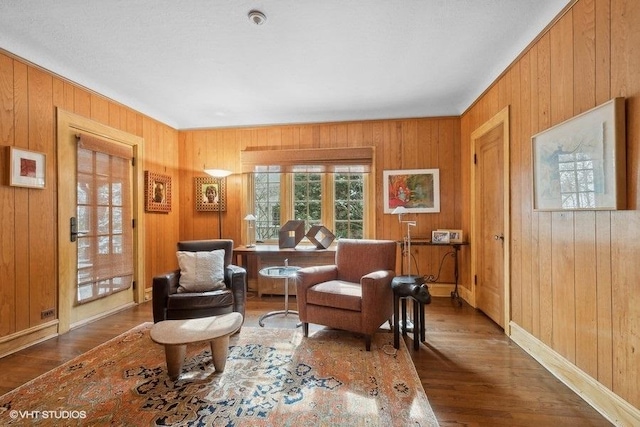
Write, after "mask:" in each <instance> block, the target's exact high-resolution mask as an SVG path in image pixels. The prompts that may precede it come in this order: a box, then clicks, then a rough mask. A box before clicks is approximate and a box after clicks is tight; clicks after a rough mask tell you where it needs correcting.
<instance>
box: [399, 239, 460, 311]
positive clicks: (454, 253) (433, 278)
mask: <svg viewBox="0 0 640 427" xmlns="http://www.w3.org/2000/svg"><path fill="white" fill-rule="evenodd" d="M399 243H400V247H401V249H402V251H403V252H404V245H405V243H404V241H401V242H399ZM411 245H413V246H439V247H443V246H445V247H446V246H449V247H450V248H451V250H450V251H448V252H447V253H445V254H444V255H443V256H442V259H441V260H440V266H439V267H438V273H437V274H428V275H426V276H424V279H425V281H426V282H429V283H436V282H437V281H438V279H439V278H440V273H441V272H442V264H444V260H445V259H447V257H448V256H450V257H452V258H453V276H454V278H455V285H454V288H453V291H451V298H453V299H455V300H456V301H457V303H458V305H460V306H462V299H461V298H460V294H459V293H458V282H459V274H460V273H459V272H460V266H459V264H458V252H460V248H462V246H468V245H469V242H461V243H434V242H432V241H431V240H428V239H411Z"/></svg>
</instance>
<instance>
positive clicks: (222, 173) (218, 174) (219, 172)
mask: <svg viewBox="0 0 640 427" xmlns="http://www.w3.org/2000/svg"><path fill="white" fill-rule="evenodd" d="M204 173H206V174H207V175H211V176H213V177H215V178H224V177H226V176H229V175H231V171H228V170H225V169H214V168H211V169H210V168H205V170H204Z"/></svg>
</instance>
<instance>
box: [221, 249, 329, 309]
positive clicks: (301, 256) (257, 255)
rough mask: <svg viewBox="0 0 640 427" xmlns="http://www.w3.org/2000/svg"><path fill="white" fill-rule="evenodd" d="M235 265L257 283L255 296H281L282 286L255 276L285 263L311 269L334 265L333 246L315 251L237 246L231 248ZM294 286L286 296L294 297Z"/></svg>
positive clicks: (274, 281) (275, 281) (272, 280)
mask: <svg viewBox="0 0 640 427" xmlns="http://www.w3.org/2000/svg"><path fill="white" fill-rule="evenodd" d="M233 256H234V258H235V264H237V265H240V266H242V267H244V268H246V269H247V275H248V276H249V280H250V281H254V283H257V291H258V296H259V297H261V296H262V295H263V294H271V295H284V289H283V287H282V284H281V283H280V282H279V281H277V280H275V279H270V278H268V277H264V276H261V275H259V274H258V272H259V271H260V270H262V269H263V268H265V267H272V266H278V265H285V260H288V264H289V265H291V266H296V267H312V266H315V265H328V264H334V263H335V258H336V250H335V247H330V248H329V249H316V247H315V246H304V245H298V246H297V247H296V248H287V249H280V248H279V247H278V245H256V246H252V247H246V246H238V247H236V248H234V249H233ZM295 294H296V291H295V286H293V287H292V289H290V290H289V295H295Z"/></svg>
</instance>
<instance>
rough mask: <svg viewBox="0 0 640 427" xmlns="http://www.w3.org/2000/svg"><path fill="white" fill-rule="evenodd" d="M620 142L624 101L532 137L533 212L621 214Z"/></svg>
mask: <svg viewBox="0 0 640 427" xmlns="http://www.w3.org/2000/svg"><path fill="white" fill-rule="evenodd" d="M625 138H626V136H625V100H624V98H613V99H612V100H610V101H608V102H605V103H604V104H601V105H599V106H597V107H595V108H592V109H591V110H589V111H586V112H584V113H582V114H579V115H577V116H575V117H573V118H571V119H569V120H566V121H564V122H562V123H560V124H558V125H556V126H553V127H551V128H549V129H547V130H545V131H543V132H540V133H538V134H536V135H534V136H533V137H532V138H531V143H532V163H533V187H532V188H533V210H534V211H562V210H617V209H624V208H625V206H626V193H627V189H626V152H625V151H626V149H625Z"/></svg>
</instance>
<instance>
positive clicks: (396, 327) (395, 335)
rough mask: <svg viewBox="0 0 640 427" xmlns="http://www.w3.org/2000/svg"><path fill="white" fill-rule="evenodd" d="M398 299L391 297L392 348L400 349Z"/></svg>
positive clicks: (395, 296) (396, 296)
mask: <svg viewBox="0 0 640 427" xmlns="http://www.w3.org/2000/svg"><path fill="white" fill-rule="evenodd" d="M399 304H400V297H398V295H394V296H393V348H400V313H399V312H400V310H399V307H398V305H399Z"/></svg>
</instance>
